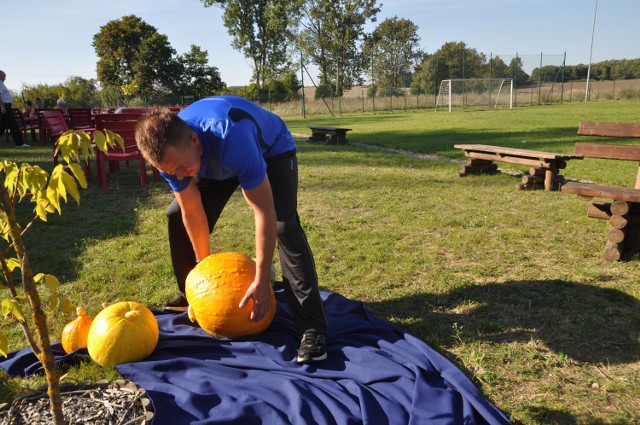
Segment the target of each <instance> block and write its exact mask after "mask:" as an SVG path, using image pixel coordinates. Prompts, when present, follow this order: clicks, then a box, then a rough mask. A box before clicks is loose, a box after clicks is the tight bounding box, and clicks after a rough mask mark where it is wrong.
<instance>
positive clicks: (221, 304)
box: [185, 252, 276, 338]
mask: <svg viewBox="0 0 640 425" xmlns="http://www.w3.org/2000/svg"><path fill="white" fill-rule="evenodd" d="M255 275H256V263H255V261H253V260H252V259H251V258H249V257H247V256H246V255H242V254H239V253H237V252H225V253H221V254H213V255H210V256H208V257H207V258H205V259H204V260H202V261H201V262H200V263H199V264H198V265H197V266H196V267H195V268H194V269H193V270H191V272H190V273H189V275H188V276H187V281H186V288H185V289H186V291H185V293H186V296H187V301H189V319H191V321H197V322H198V324H199V325H200V327H201V328H202V329H203V330H204V331H205V332H207V333H209V334H211V335H213V336H215V337H218V338H236V337H239V336H244V335H253V334H258V333H261V332H264V331H265V330H266V329H267V328H268V327H269V325H271V322H272V321H273V317H274V316H275V314H276V298H275V295H274V293H273V289H270V291H271V295H270V300H269V309H268V310H267V313H266V314H265V315H264V317H263V318H262V319H260V320H258V321H255V320H251V319H250V317H251V311H252V310H253V300H249V302H248V303H246V304H245V306H244V307H243V308H239V307H238V304H240V301H241V300H242V298H243V297H244V295H245V293H246V292H247V289H249V285H251V283H252V282H253V280H254V278H255Z"/></svg>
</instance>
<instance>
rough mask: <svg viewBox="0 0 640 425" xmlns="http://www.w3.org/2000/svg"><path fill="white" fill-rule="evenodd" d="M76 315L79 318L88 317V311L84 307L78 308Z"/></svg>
mask: <svg viewBox="0 0 640 425" xmlns="http://www.w3.org/2000/svg"><path fill="white" fill-rule="evenodd" d="M76 314H77V315H78V316H86V315H87V310H85V309H84V307H78V308H76Z"/></svg>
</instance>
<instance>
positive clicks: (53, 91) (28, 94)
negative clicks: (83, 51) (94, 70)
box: [15, 76, 99, 108]
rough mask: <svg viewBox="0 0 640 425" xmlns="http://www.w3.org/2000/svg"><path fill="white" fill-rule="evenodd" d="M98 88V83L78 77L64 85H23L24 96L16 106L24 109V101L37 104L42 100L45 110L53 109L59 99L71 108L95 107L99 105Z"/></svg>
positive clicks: (72, 78) (70, 78) (69, 79)
mask: <svg viewBox="0 0 640 425" xmlns="http://www.w3.org/2000/svg"><path fill="white" fill-rule="evenodd" d="M98 97H99V96H98V88H97V86H96V81H95V80H93V79H91V80H87V79H85V78H82V77H78V76H71V77H69V78H68V79H67V80H66V81H65V82H64V83H60V84H54V85H47V84H36V85H33V86H29V85H23V86H22V96H20V97H16V98H15V99H16V102H15V103H16V105H17V106H19V107H24V104H23V103H24V102H23V99H24V100H25V101H26V100H31V101H32V102H35V99H37V98H40V99H41V100H42V101H43V106H44V107H45V108H53V107H54V106H55V104H56V101H57V100H58V99H59V98H62V99H64V100H65V101H66V102H67V106H68V107H71V108H82V107H91V106H95V105H96V104H97V103H98Z"/></svg>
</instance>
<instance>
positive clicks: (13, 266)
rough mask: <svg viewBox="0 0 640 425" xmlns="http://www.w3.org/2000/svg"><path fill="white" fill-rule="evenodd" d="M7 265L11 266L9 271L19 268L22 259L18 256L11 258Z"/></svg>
mask: <svg viewBox="0 0 640 425" xmlns="http://www.w3.org/2000/svg"><path fill="white" fill-rule="evenodd" d="M7 267H9V271H14V270H15V269H17V268H20V261H18V259H17V258H9V259H8V260H7Z"/></svg>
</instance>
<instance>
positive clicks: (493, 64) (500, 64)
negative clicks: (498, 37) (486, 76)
mask: <svg viewBox="0 0 640 425" xmlns="http://www.w3.org/2000/svg"><path fill="white" fill-rule="evenodd" d="M488 65H489V71H490V74H491V75H490V78H511V75H509V67H508V66H507V64H506V63H504V61H503V60H502V58H501V57H500V56H496V57H495V58H491V59H489V64H488Z"/></svg>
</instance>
